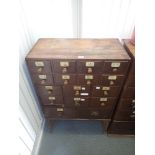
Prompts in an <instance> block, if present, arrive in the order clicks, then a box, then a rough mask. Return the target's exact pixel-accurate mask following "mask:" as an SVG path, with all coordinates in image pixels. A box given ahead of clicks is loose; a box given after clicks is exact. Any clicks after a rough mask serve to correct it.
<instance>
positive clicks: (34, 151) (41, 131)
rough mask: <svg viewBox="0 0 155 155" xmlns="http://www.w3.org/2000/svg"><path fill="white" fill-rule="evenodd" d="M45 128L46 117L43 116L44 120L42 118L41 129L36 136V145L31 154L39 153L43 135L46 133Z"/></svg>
mask: <svg viewBox="0 0 155 155" xmlns="http://www.w3.org/2000/svg"><path fill="white" fill-rule="evenodd" d="M44 128H45V118H43V120H42V123H41V126H40V130H39V132H38V134H37V136H36V140H35V143H34V147H33V150H32V153H31V155H38V151H39V148H40V144H41V140H42V136H43V133H44Z"/></svg>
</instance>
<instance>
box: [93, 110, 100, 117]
mask: <svg viewBox="0 0 155 155" xmlns="http://www.w3.org/2000/svg"><path fill="white" fill-rule="evenodd" d="M98 115H99V112H97V111H93V112H91V116H98Z"/></svg>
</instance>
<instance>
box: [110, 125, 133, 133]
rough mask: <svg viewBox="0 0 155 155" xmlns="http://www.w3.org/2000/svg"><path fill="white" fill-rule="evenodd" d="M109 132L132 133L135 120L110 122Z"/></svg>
mask: <svg viewBox="0 0 155 155" xmlns="http://www.w3.org/2000/svg"><path fill="white" fill-rule="evenodd" d="M108 133H111V134H134V133H135V122H112V123H111V124H110V127H109V128H108Z"/></svg>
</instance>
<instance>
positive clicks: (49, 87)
mask: <svg viewBox="0 0 155 155" xmlns="http://www.w3.org/2000/svg"><path fill="white" fill-rule="evenodd" d="M45 89H47V90H52V89H53V86H45Z"/></svg>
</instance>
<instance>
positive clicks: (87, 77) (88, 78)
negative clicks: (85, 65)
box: [85, 75, 93, 80]
mask: <svg viewBox="0 0 155 155" xmlns="http://www.w3.org/2000/svg"><path fill="white" fill-rule="evenodd" d="M85 79H86V80H92V79H93V75H85Z"/></svg>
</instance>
